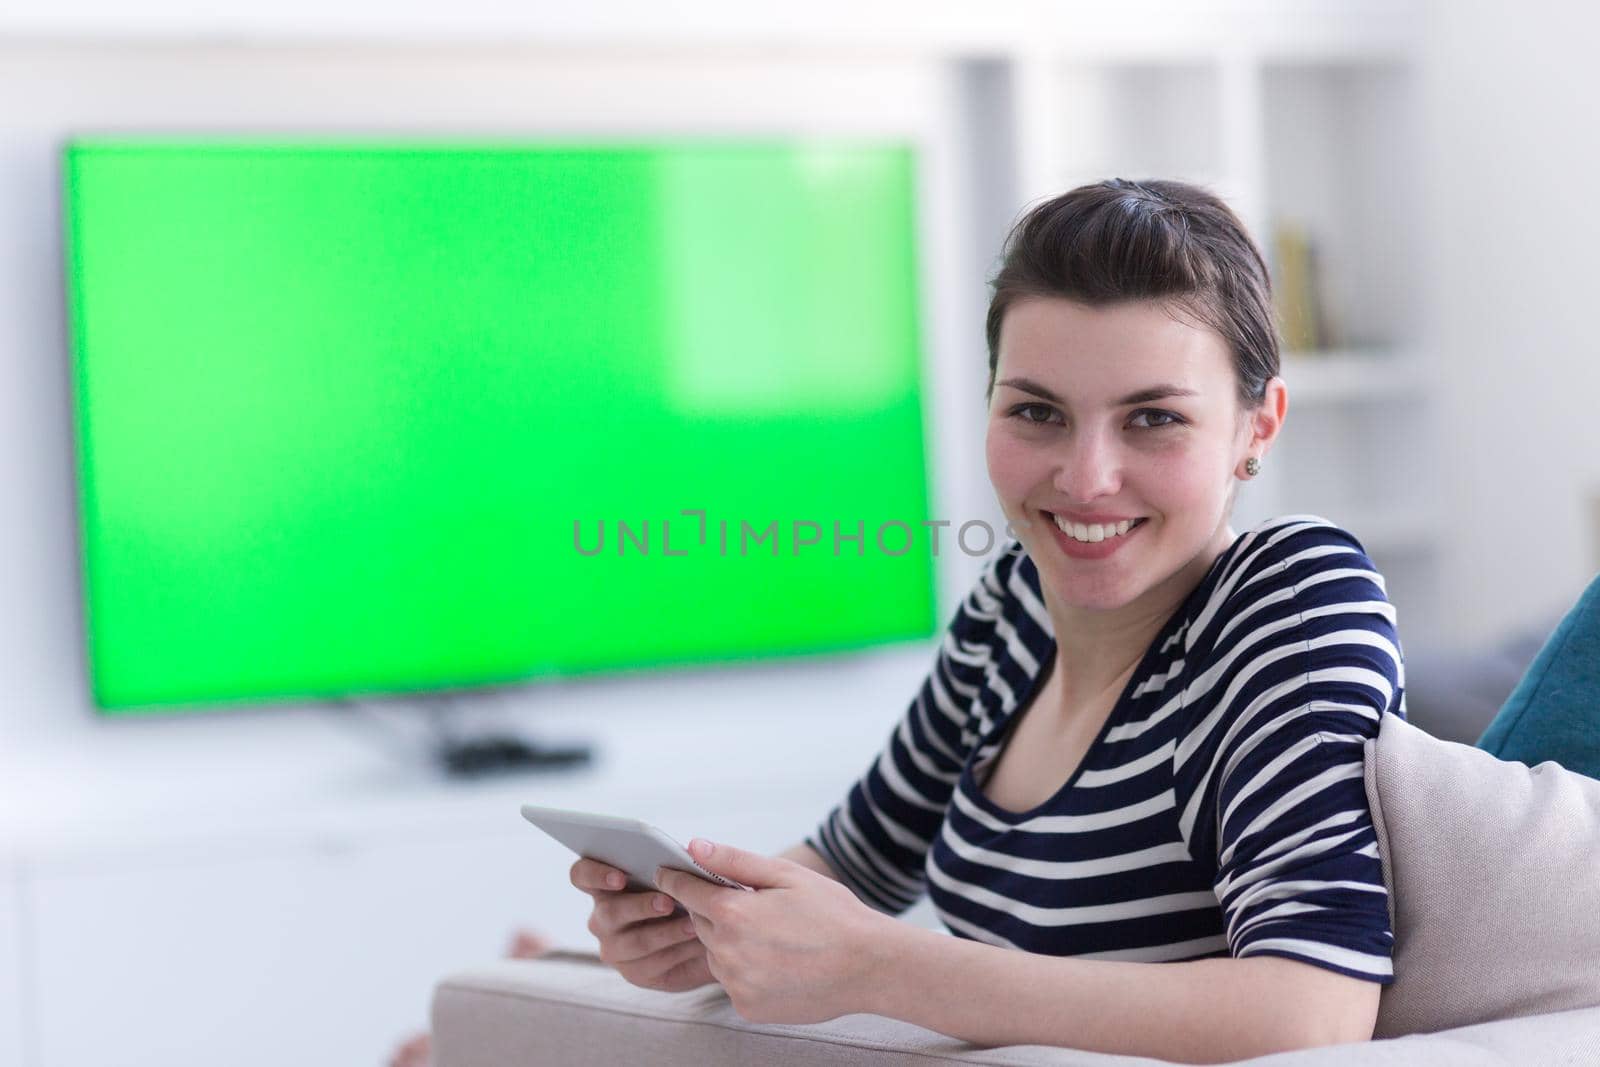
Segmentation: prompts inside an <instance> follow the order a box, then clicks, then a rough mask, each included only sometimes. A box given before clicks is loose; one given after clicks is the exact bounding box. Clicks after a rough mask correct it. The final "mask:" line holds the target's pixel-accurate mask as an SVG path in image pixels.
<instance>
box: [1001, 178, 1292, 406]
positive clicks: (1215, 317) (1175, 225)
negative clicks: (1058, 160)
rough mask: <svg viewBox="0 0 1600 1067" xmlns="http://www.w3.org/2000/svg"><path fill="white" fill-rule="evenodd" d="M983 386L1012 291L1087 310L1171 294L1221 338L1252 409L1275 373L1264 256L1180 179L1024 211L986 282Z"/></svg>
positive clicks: (1080, 191) (1088, 188)
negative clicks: (1059, 299)
mask: <svg viewBox="0 0 1600 1067" xmlns="http://www.w3.org/2000/svg"><path fill="white" fill-rule="evenodd" d="M989 284H990V286H991V287H992V289H993V294H992V295H991V297H990V299H989V317H988V321H987V324H986V332H987V334H988V342H989V390H990V391H991V392H992V391H993V390H994V376H995V370H996V366H997V364H998V363H999V359H1000V323H1001V320H1002V319H1003V318H1004V317H1005V313H1006V309H1007V308H1008V307H1010V306H1011V304H1012V303H1013V302H1015V301H1016V300H1017V299H1018V298H1019V297H1024V296H1059V297H1066V298H1067V299H1069V300H1076V301H1079V302H1081V303H1084V304H1088V305H1090V306H1092V307H1104V306H1106V305H1109V304H1117V303H1122V302H1124V301H1132V300H1159V301H1169V302H1171V303H1173V304H1175V305H1177V306H1178V307H1180V308H1182V309H1184V310H1186V311H1188V312H1189V313H1190V314H1192V315H1194V316H1195V317H1196V318H1198V319H1199V320H1200V322H1201V324H1203V325H1205V326H1209V327H1210V328H1212V329H1214V330H1216V332H1217V333H1218V334H1220V335H1221V336H1222V338H1223V340H1225V341H1227V342H1228V347H1229V348H1230V349H1231V350H1232V352H1233V367H1234V377H1235V380H1236V381H1237V383H1238V395H1239V402H1240V406H1241V407H1242V408H1244V409H1247V410H1248V409H1251V408H1255V407H1257V406H1259V405H1260V403H1261V400H1262V397H1263V396H1264V395H1265V393H1266V383H1267V380H1268V379H1269V378H1271V377H1273V376H1274V375H1276V374H1277V373H1278V369H1279V356H1278V328H1277V319H1276V317H1275V315H1274V312H1273V307H1272V281H1271V279H1270V278H1269V277H1268V274H1267V264H1266V260H1265V259H1264V258H1263V257H1262V255H1261V250H1260V249H1259V248H1257V247H1256V244H1255V242H1254V241H1252V240H1251V239H1250V235H1249V234H1248V233H1247V232H1245V228H1244V224H1243V223H1241V222H1240V221H1239V217H1238V216H1237V215H1235V214H1234V213H1233V211H1232V209H1230V208H1229V207H1228V205H1227V204H1225V203H1223V202H1222V200H1221V199H1219V198H1218V197H1217V196H1216V195H1214V194H1213V193H1210V192H1208V191H1207V190H1205V189H1201V188H1199V187H1198V186H1194V185H1189V184H1187V183H1185V182H1178V181H1142V182H1135V181H1128V180H1126V179H1123V178H1112V179H1109V180H1107V181H1103V182H1096V183H1095V184H1093V185H1080V186H1079V187H1078V188H1076V189H1073V190H1071V191H1070V192H1066V193H1062V194H1061V195H1060V196H1057V197H1055V198H1054V199H1051V200H1047V201H1045V202H1043V203H1041V204H1038V205H1036V206H1035V207H1033V208H1032V209H1031V210H1029V211H1028V212H1027V213H1026V214H1025V215H1023V216H1022V218H1021V219H1019V220H1017V223H1016V225H1014V226H1013V227H1012V228H1011V232H1010V233H1009V234H1008V235H1007V236H1006V240H1005V245H1004V249H1003V253H1002V257H1001V263H1000V269H999V271H998V272H997V273H996V274H995V276H994V278H993V279H991V280H990V283H989Z"/></svg>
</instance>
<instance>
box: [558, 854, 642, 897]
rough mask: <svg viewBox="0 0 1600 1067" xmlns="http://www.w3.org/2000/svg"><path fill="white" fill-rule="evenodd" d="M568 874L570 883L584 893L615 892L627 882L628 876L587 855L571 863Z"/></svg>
mask: <svg viewBox="0 0 1600 1067" xmlns="http://www.w3.org/2000/svg"><path fill="white" fill-rule="evenodd" d="M568 876H569V877H570V878H571V880H572V884H573V885H575V886H577V887H578V888H579V889H581V890H583V891H584V892H585V893H602V892H616V891H617V890H619V889H623V888H625V887H626V886H627V884H628V876H627V875H626V874H624V873H623V872H622V871H619V870H618V869H617V868H615V867H613V866H611V865H610V864H609V863H601V862H600V861H599V860H592V859H589V858H588V857H587V856H585V857H583V858H582V859H579V860H578V861H577V862H576V863H574V864H573V865H572V869H571V871H570V872H568Z"/></svg>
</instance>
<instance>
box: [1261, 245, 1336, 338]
mask: <svg viewBox="0 0 1600 1067" xmlns="http://www.w3.org/2000/svg"><path fill="white" fill-rule="evenodd" d="M1272 251H1273V259H1274V260H1275V262H1276V265H1277V278H1276V279H1275V280H1274V283H1273V294H1274V297H1275V300H1276V303H1277V305H1278V320H1279V322H1280V324H1281V327H1282V330H1283V345H1284V348H1285V349H1287V350H1288V351H1291V352H1300V353H1305V354H1315V353H1319V352H1326V351H1328V350H1329V349H1332V348H1333V347H1334V346H1335V345H1336V344H1337V343H1338V340H1337V337H1336V336H1335V331H1334V330H1333V328H1332V324H1331V323H1330V322H1329V320H1328V311H1327V306H1326V303H1325V302H1324V300H1323V287H1322V271H1321V265H1320V257H1319V255H1318V250H1317V241H1316V239H1315V238H1314V237H1313V236H1312V235H1311V233H1310V232H1309V231H1308V230H1307V229H1306V228H1305V227H1304V226H1302V225H1300V224H1299V223H1297V222H1294V221H1291V220H1284V219H1280V220H1278V222H1277V223H1276V224H1275V225H1274V226H1273V231H1272Z"/></svg>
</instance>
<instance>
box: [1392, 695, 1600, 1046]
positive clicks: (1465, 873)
mask: <svg viewBox="0 0 1600 1067" xmlns="http://www.w3.org/2000/svg"><path fill="white" fill-rule="evenodd" d="M1366 786H1367V798H1368V801H1369V803H1371V805H1372V809H1373V817H1374V820H1375V822H1376V824H1377V830H1378V851H1379V855H1380V857H1381V859H1382V862H1383V874H1384V882H1385V884H1386V885H1387V886H1388V887H1389V908H1390V917H1391V919H1392V922H1393V926H1394V930H1395V957H1394V970H1395V981H1394V983H1393V984H1392V985H1389V986H1387V987H1385V989H1384V991H1383V994H1382V998H1381V1001H1380V1005H1379V1011H1378V1027H1377V1034H1376V1036H1378V1037H1395V1036H1399V1035H1401V1034H1415V1033H1428V1032H1432V1031H1436V1030H1444V1029H1448V1028H1451V1027H1458V1026H1466V1025H1469V1024H1472V1023H1481V1022H1487V1021H1489V1020H1493V1019H1509V1018H1515V1017H1519V1016H1526V1015H1536V1014H1540V1013H1544V1012H1555V1011H1562V1010H1565V1009H1571V1008H1580V1007H1589V1006H1592V1005H1600V780H1596V779H1593V778H1587V777H1584V776H1583V775H1581V774H1577V773H1574V772H1572V771H1568V770H1564V769H1563V768H1562V767H1561V766H1560V765H1558V764H1556V763H1553V762H1545V763H1541V764H1539V765H1538V766H1536V767H1531V768H1530V767H1528V766H1527V765H1526V764H1523V763H1511V762H1507V761H1504V760H1500V759H1496V758H1495V757H1494V756H1491V755H1489V754H1488V753H1487V752H1484V751H1482V750H1480V749H1476V748H1472V747H1471V746H1468V745H1462V744H1457V743H1455V742H1453V741H1441V740H1439V739H1438V738H1435V737H1433V736H1431V735H1429V734H1427V733H1425V732H1423V731H1422V730H1419V729H1418V728H1417V727H1415V726H1412V725H1411V724H1410V723H1408V722H1406V721H1404V720H1403V719H1399V718H1397V717H1395V716H1393V715H1386V716H1384V718H1383V723H1382V725H1381V727H1380V729H1379V733H1378V737H1377V738H1376V739H1375V740H1371V741H1368V742H1367V743H1366ZM1596 1036H1597V1039H1600V1034H1597V1035H1596Z"/></svg>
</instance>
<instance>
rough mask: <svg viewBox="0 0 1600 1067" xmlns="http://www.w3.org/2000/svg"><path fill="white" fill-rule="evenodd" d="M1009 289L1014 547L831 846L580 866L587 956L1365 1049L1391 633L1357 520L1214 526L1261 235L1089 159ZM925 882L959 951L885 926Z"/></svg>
mask: <svg viewBox="0 0 1600 1067" xmlns="http://www.w3.org/2000/svg"><path fill="white" fill-rule="evenodd" d="M993 286H994V291H993V298H992V301H991V304H990V309H989V316H988V331H987V332H988V347H989V370H990V381H989V421H988V431H987V459H988V468H989V475H990V478H991V480H992V482H993V484H994V489H995V493H996V495H997V497H998V499H999V502H1000V504H1001V507H1002V509H1003V511H1004V513H1005V515H1006V517H1007V519H1008V520H1009V522H1010V524H1011V527H1012V530H1013V531H1014V533H1015V540H1014V541H1013V542H1011V543H1010V544H1008V546H1007V547H1006V548H1005V549H1004V550H1003V551H1002V552H1000V554H999V555H998V556H997V557H996V558H995V559H994V560H993V561H992V562H991V563H990V564H989V565H988V566H987V568H986V569H985V570H984V572H983V574H982V576H981V578H980V580H979V581H978V583H977V585H976V586H975V587H974V588H973V589H972V591H971V593H970V594H969V595H968V596H967V598H966V600H965V602H964V603H963V604H962V605H961V607H960V609H959V610H958V611H957V613H956V616H955V618H954V620H953V621H952V622H951V624H950V627H949V630H948V632H947V633H946V635H945V637H944V640H943V643H942V645H941V647H940V649H939V652H938V656H937V660H936V662H935V664H934V667H933V670H932V671H931V672H930V674H929V676H928V678H927V679H926V681H925V682H924V684H923V686H922V688H921V691H920V693H919V694H918V696H917V698H916V699H915V700H914V701H913V703H912V705H911V707H910V709H909V710H908V712H907V714H906V715H905V717H904V719H903V720H902V721H901V723H900V724H899V726H898V728H897V729H896V730H895V731H894V733H893V734H892V736H891V737H890V739H889V741H888V744H887V746H886V747H885V749H884V750H883V752H882V753H880V755H879V756H878V758H877V759H876V760H875V761H874V762H873V764H872V765H871V766H870V767H869V768H868V770H867V771H866V773H865V774H864V775H863V777H862V778H861V779H860V781H858V782H857V783H856V784H855V786H854V787H853V788H852V789H851V791H850V792H849V794H848V796H847V797H846V798H845V799H844V801H843V802H842V803H841V804H840V805H839V806H838V807H837V808H836V809H835V810H834V811H833V812H832V813H831V814H830V815H829V816H828V818H827V819H826V820H824V822H823V823H822V824H821V826H820V827H819V828H818V829H817V831H816V833H815V834H813V835H812V836H811V837H810V838H808V839H807V841H806V842H805V843H804V844H801V845H797V846H795V847H794V848H792V849H790V850H789V851H788V852H786V853H784V854H783V856H782V857H777V858H769V857H763V856H759V855H755V854H752V853H748V852H744V851H741V850H738V849H735V848H732V847H729V846H725V845H715V846H709V845H708V843H706V842H700V841H697V842H694V843H693V845H692V847H693V849H694V850H695V851H696V856H697V858H699V860H700V862H701V863H702V865H704V866H706V867H708V868H709V869H711V870H713V871H717V872H718V873H722V874H725V875H727V876H729V877H731V878H733V879H735V880H737V881H740V882H743V883H744V884H746V885H750V886H753V887H755V888H756V889H757V892H755V893H746V892H741V891H739V890H730V889H725V888H720V887H717V886H714V885H712V884H711V883H709V882H706V881H702V880H700V879H697V878H694V877H692V876H689V875H686V874H683V873H682V872H675V871H666V870H663V871H662V872H660V874H659V877H658V882H657V885H658V888H659V889H660V890H661V892H660V893H648V892H646V893H633V892H617V891H615V889H614V888H612V886H613V885H615V884H619V883H614V882H608V878H614V877H616V872H614V871H612V870H611V869H610V868H608V867H606V866H605V865H603V864H600V863H597V862H595V861H592V860H580V861H579V862H578V863H577V864H575V865H574V866H573V868H572V875H571V877H572V881H573V883H574V884H575V885H576V886H578V887H579V888H580V889H583V890H584V891H586V892H588V893H590V894H592V895H593V897H594V901H595V903H594V910H593V914H592V916H591V919H590V929H591V930H592V931H593V932H594V933H595V935H596V936H597V937H598V938H599V940H600V953H601V956H602V958H603V959H605V960H607V961H608V962H610V963H612V964H614V965H615V966H616V967H617V969H618V970H619V971H620V972H621V973H622V974H623V975H625V976H626V977H627V978H628V979H629V980H630V981H632V982H634V983H635V984H638V985H641V986H647V987H650V988H655V989H668V990H683V989H689V988H693V987H696V986H699V985H703V984H705V983H708V982H711V981H719V982H721V983H722V985H723V986H724V987H725V989H726V990H727V992H728V994H729V996H730V997H731V998H732V1001H733V1005H734V1007H735V1008H736V1009H737V1010H738V1011H739V1012H740V1014H741V1015H743V1016H745V1017H746V1018H749V1019H752V1020H756V1021H781V1022H811V1021H820V1020H825V1019H830V1018H833V1017H835V1016H838V1015H841V1014H847V1013H851V1012H874V1013H877V1014H882V1015H888V1016H891V1017H895V1018H899V1019H904V1020H906V1021H909V1022H912V1023H916V1024H919V1025H921V1026H925V1027H928V1028H930V1029H934V1030H937V1031H940V1032H942V1033H945V1034H949V1035H951V1036H954V1037H957V1038H961V1039H965V1040H968V1041H971V1042H974V1043H977V1044H983V1045H1002V1044H1046V1045H1060V1046H1071V1047H1076V1048H1083V1049H1090V1050H1097V1051H1104V1052H1117V1053H1127V1054H1138V1055H1145V1056H1154V1057H1159V1058H1162V1059H1170V1060H1181V1061H1189V1062H1214V1061H1218V1060H1229V1059H1236V1058H1242V1057H1247V1056H1254V1055H1259V1054H1263V1053H1267V1052H1271V1051H1278V1050H1284V1049H1291V1048H1301V1047H1308V1046H1311V1045H1317V1044H1327V1043H1334V1042H1339V1041H1355V1040H1365V1039H1367V1038H1369V1037H1370V1036H1371V1034H1372V1028H1373V1023H1374V1020H1375V1018H1376V1014H1377V1003H1378V991H1379V988H1380V986H1381V985H1383V984H1386V983H1388V982H1389V981H1391V980H1392V967H1391V950H1392V944H1393V935H1392V932H1391V930H1390V925H1389V915H1388V908H1387V903H1388V902H1387V896H1386V893H1385V891H1384V885H1383V880H1382V875H1381V869H1380V866H1379V859H1378V853H1377V845H1376V837H1375V834H1374V830H1373V825H1372V818H1371V812H1370V810H1369V808H1368V806H1367V802H1366V797H1365V794H1364V791H1363V787H1362V743H1363V742H1364V741H1365V740H1366V739H1368V738H1370V737H1374V736H1376V734H1377V732H1378V724H1379V721H1380V719H1381V717H1382V716H1383V715H1384V714H1386V713H1388V714H1397V715H1401V716H1403V715H1404V701H1403V671H1402V664H1401V655H1400V648H1399V641H1398V637H1397V635H1396V631H1395V616H1394V611H1393V609H1392V607H1391V606H1390V605H1389V603H1388V602H1387V600H1386V598H1385V595H1384V585H1383V580H1382V578H1381V577H1380V575H1379V574H1378V573H1377V571H1376V570H1375V569H1374V568H1373V566H1372V563H1371V561H1370V560H1369V559H1368V558H1367V557H1366V555H1365V553H1364V552H1363V550H1362V548H1361V546H1360V544H1359V542H1357V541H1356V539H1355V538H1354V537H1352V536H1351V535H1350V534H1348V533H1346V532H1345V531H1343V530H1341V529H1340V528H1338V527H1337V526H1335V525H1333V524H1331V523H1329V522H1328V521H1326V520H1324V519H1320V518H1317V517H1315V516H1305V515H1301V516H1292V517H1288V518H1280V519H1273V520H1270V521H1268V522H1265V523H1262V524H1261V525H1260V526H1258V527H1256V528H1255V529H1253V530H1250V531H1248V532H1246V533H1244V534H1243V535H1240V534H1237V533H1235V532H1234V530H1233V529H1232V528H1231V527H1230V526H1229V517H1230V515H1231V512H1232V506H1233V502H1234V498H1235V495H1236V493H1237V490H1238V486H1239V483H1240V482H1241V481H1244V480H1248V479H1249V478H1250V477H1252V476H1253V475H1255V474H1256V473H1257V472H1258V471H1259V469H1260V465H1261V462H1262V460H1263V459H1264V458H1265V456H1266V455H1267V453H1268V451H1269V450H1270V448H1271V446H1272V444H1273V442H1274V440H1275V439H1276V437H1277V434H1278V432H1279V430H1280V429H1281V428H1282V425H1283V420H1284V415H1285V413H1286V411H1287V406H1288V401H1287V390H1286V388H1285V386H1284V383H1283V381H1282V379H1281V378H1280V377H1278V369H1279V363H1278V343H1277V337H1276V331H1275V328H1274V323H1273V315H1272V305H1271V299H1270V288H1269V282H1268V277H1267V271H1266V267H1265V264H1264V263H1263V261H1262V258H1261V255H1260V253H1259V251H1258V250H1257V248H1256V247H1255V245H1254V244H1253V243H1252V242H1251V240H1250V238H1249V237H1248V236H1247V235H1246V233H1245V232H1244V229H1243V227H1242V225H1241V224H1240V223H1239V221H1238V219H1237V218H1236V217H1235V216H1234V214H1233V213H1232V212H1231V211H1230V210H1229V209H1228V208H1227V207H1226V206H1225V205H1224V204H1223V203H1222V202H1221V201H1219V200H1218V199H1216V198H1215V197H1214V196H1212V195H1211V194H1209V193H1207V192H1205V191H1203V190H1200V189H1197V188H1194V187H1192V186H1188V185H1185V184H1182V183H1178V182H1147V183H1143V184H1140V183H1134V182H1127V181H1120V180H1117V181H1108V182H1103V183H1100V184H1097V185H1090V186H1084V187H1082V188H1078V189H1074V190H1072V191H1071V192H1069V193H1066V194H1064V195H1062V196H1060V197H1057V198H1056V199H1053V200H1051V201H1048V202H1046V203H1043V204H1040V205H1039V206H1037V207H1036V208H1034V209H1033V210H1032V211H1030V212H1029V213H1028V214H1027V215H1026V216H1025V217H1024V218H1023V219H1022V220H1021V221H1020V222H1019V223H1018V225H1017V226H1016V228H1014V229H1013V231H1012V233H1011V235H1010V236H1009V238H1008V240H1007V245H1006V250H1005V255H1004V260H1003V263H1002V266H1001V269H1000V271H999V273H998V275H997V277H996V278H995V279H994V283H993ZM923 892H928V893H929V894H930V895H931V896H932V899H933V903H934V904H935V906H936V908H937V910H938V912H939V914H940V916H941V917H942V918H943V919H944V921H945V923H946V925H947V926H948V927H949V928H950V930H951V931H952V932H953V933H954V934H956V935H957V936H956V937H945V936H942V935H941V934H940V933H939V932H936V931H930V930H925V929H922V928H919V927H916V926H914V925H912V924H908V923H902V922H898V921H896V920H895V919H894V918H893V916H894V915H896V914H898V913H900V912H902V911H904V910H905V909H906V908H907V907H909V906H910V905H911V904H912V903H913V902H914V901H915V900H916V899H917V898H918V897H919V896H920V895H921V894H922V893H923ZM675 904H680V905H682V907H683V908H684V909H686V910H687V913H688V915H687V917H685V916H684V915H683V913H682V912H678V911H675V910H674V905H675ZM1153 963H1164V964H1166V966H1159V967H1158V966H1151V964H1153Z"/></svg>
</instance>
